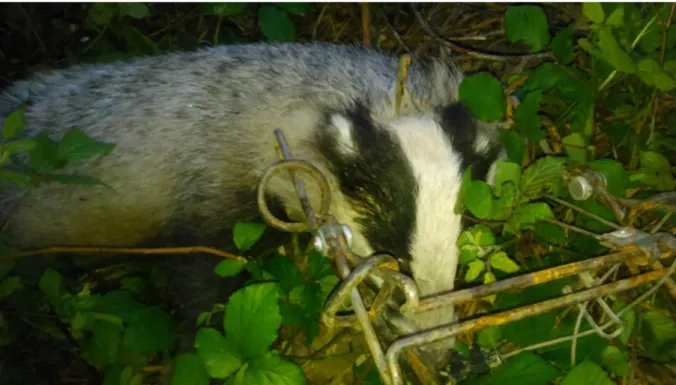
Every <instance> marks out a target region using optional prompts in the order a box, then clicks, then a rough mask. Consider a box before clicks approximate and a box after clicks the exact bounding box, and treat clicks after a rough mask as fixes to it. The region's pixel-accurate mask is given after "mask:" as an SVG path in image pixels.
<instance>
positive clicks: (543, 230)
mask: <svg viewBox="0 0 676 385" xmlns="http://www.w3.org/2000/svg"><path fill="white" fill-rule="evenodd" d="M535 235H537V236H538V237H540V238H542V239H544V240H545V242H548V243H551V244H553V245H562V244H563V243H564V242H566V232H565V231H564V230H563V229H562V228H561V227H560V226H557V225H555V224H553V223H548V222H538V223H536V224H535Z"/></svg>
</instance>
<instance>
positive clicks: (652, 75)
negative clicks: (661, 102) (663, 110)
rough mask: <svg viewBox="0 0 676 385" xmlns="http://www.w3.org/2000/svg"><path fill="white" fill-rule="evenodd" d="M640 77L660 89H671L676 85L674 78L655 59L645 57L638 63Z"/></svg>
mask: <svg viewBox="0 0 676 385" xmlns="http://www.w3.org/2000/svg"><path fill="white" fill-rule="evenodd" d="M638 77H640V78H641V80H643V82H644V83H645V84H647V85H649V86H655V87H657V89H659V90H660V91H671V90H672V89H674V88H675V87H676V81H675V80H674V78H673V77H671V75H669V74H668V73H666V72H665V71H664V69H662V67H661V66H660V65H659V64H658V63H657V62H656V61H655V60H653V59H649V58H648V59H643V60H641V61H640V62H639V63H638Z"/></svg>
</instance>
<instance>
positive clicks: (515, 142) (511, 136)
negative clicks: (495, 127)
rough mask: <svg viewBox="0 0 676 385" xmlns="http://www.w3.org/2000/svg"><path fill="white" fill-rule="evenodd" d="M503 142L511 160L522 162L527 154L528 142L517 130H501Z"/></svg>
mask: <svg viewBox="0 0 676 385" xmlns="http://www.w3.org/2000/svg"><path fill="white" fill-rule="evenodd" d="M500 138H501V140H502V144H503V145H504V146H505V149H506V150H507V158H508V159H509V161H510V162H514V163H518V164H521V161H522V160H523V157H524V155H526V143H525V141H524V139H523V137H521V135H519V134H518V133H517V132H515V131H506V130H500Z"/></svg>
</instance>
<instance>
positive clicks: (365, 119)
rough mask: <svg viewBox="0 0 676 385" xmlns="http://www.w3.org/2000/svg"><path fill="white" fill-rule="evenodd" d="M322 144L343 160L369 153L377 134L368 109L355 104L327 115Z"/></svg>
mask: <svg viewBox="0 0 676 385" xmlns="http://www.w3.org/2000/svg"><path fill="white" fill-rule="evenodd" d="M323 136H324V138H322V140H321V141H322V142H323V144H324V145H325V146H328V147H329V148H328V149H329V150H330V151H331V152H334V153H335V154H336V155H338V156H340V157H341V158H344V159H353V158H355V157H357V156H360V155H363V154H364V153H368V152H369V143H373V141H374V139H375V138H376V136H378V133H377V131H376V127H375V125H374V123H373V121H372V119H371V114H370V113H369V111H368V109H367V108H366V107H365V106H364V105H362V104H359V103H357V104H355V106H354V107H352V108H350V109H349V110H345V111H341V112H332V113H330V114H328V116H327V119H326V125H325V127H324V130H323Z"/></svg>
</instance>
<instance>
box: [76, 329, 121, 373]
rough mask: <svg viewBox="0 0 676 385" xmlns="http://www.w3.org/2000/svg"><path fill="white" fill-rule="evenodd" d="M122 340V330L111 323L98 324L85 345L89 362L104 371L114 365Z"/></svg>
mask: <svg viewBox="0 0 676 385" xmlns="http://www.w3.org/2000/svg"><path fill="white" fill-rule="evenodd" d="M121 339H122V328H120V326H118V325H115V324H112V323H109V322H98V323H97V324H96V327H95V328H94V330H93V333H92V336H91V337H90V338H89V340H88V341H87V343H86V345H85V352H86V353H85V354H86V356H87V360H88V361H90V362H91V363H93V364H94V366H96V367H97V368H99V370H100V369H102V368H104V367H106V366H108V365H111V364H114V363H115V361H116V358H117V348H118V346H119V345H120V340H121Z"/></svg>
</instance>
